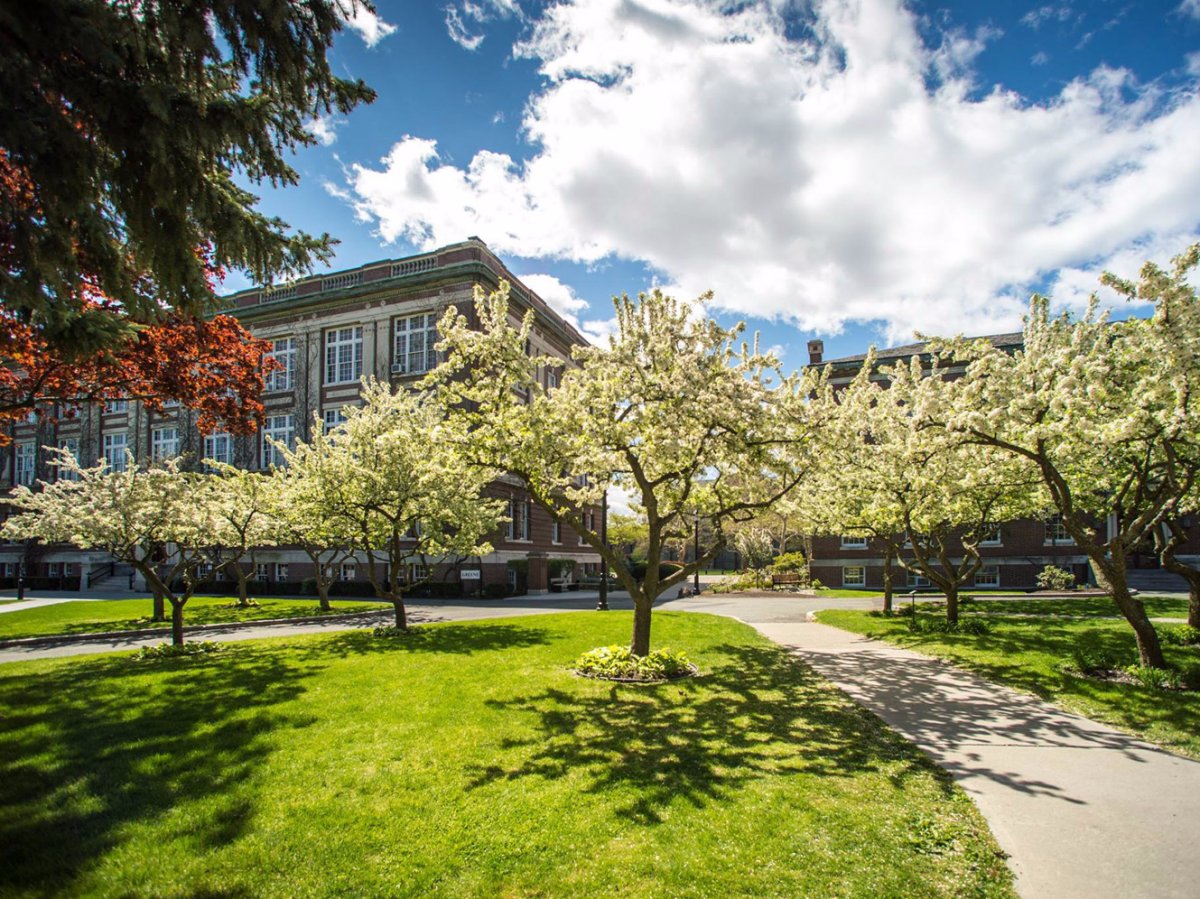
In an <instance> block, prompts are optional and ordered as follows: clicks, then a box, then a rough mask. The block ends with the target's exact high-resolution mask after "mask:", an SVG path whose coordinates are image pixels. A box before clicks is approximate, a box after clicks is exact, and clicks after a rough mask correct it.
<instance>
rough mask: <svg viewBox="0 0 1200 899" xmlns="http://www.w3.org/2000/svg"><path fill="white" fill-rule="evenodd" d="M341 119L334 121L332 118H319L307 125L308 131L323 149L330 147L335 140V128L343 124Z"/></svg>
mask: <svg viewBox="0 0 1200 899" xmlns="http://www.w3.org/2000/svg"><path fill="white" fill-rule="evenodd" d="M343 121H344V120H342V119H336V118H334V117H333V116H319V117H317V118H315V119H313V120H312V121H311V122H309V123H308V130H309V131H311V132H312V134H313V137H315V138H316V139H317V140H318V141H319V142H320V144H321V146H323V147H328V146H332V144H333V143H334V141H336V140H337V126H338V125H341V124H343Z"/></svg>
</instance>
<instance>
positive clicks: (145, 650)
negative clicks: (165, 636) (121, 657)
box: [133, 640, 226, 662]
mask: <svg viewBox="0 0 1200 899" xmlns="http://www.w3.org/2000/svg"><path fill="white" fill-rule="evenodd" d="M225 648H226V647H225V644H223V643H217V642H214V641H213V640H198V641H196V642H193V643H184V644H183V645H182V646H177V645H175V644H174V643H159V644H158V645H157V646H143V647H142V648H141V649H139V650H138V651H137V652H135V653H134V654H133V660H134V661H135V662H146V661H153V660H155V659H179V658H188V657H192V656H204V655H212V654H213V653H214V652H223V651H224V650H225Z"/></svg>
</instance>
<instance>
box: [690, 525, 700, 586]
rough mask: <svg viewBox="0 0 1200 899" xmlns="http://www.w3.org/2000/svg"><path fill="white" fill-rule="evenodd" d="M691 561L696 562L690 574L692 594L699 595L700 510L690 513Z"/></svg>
mask: <svg viewBox="0 0 1200 899" xmlns="http://www.w3.org/2000/svg"><path fill="white" fill-rule="evenodd" d="M692 540H693V548H692V561H693V562H695V563H696V571H695V574H693V575H692V577H693V580H692V595H694V596H699V595H700V510H699V509H697V510H696V511H695V512H693V513H692Z"/></svg>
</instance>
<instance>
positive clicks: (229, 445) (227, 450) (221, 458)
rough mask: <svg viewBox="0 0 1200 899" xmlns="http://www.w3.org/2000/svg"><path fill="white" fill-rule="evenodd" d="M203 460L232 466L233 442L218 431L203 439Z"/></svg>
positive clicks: (226, 435)
mask: <svg viewBox="0 0 1200 899" xmlns="http://www.w3.org/2000/svg"><path fill="white" fill-rule="evenodd" d="M204 458H205V459H212V460H213V461H214V462H224V463H226V464H227V465H232V464H233V440H232V438H230V436H229V435H228V434H226V433H225V432H223V431H219V432H217V433H216V434H209V435H208V436H207V437H205V438H204Z"/></svg>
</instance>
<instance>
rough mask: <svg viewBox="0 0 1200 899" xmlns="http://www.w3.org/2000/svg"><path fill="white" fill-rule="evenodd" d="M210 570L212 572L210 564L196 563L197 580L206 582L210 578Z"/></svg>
mask: <svg viewBox="0 0 1200 899" xmlns="http://www.w3.org/2000/svg"><path fill="white" fill-rule="evenodd" d="M212 570H213V567H212V562H197V563H196V577H197V578H198V579H199V580H202V581H203V580H206V579H208V578H210V577H212Z"/></svg>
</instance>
